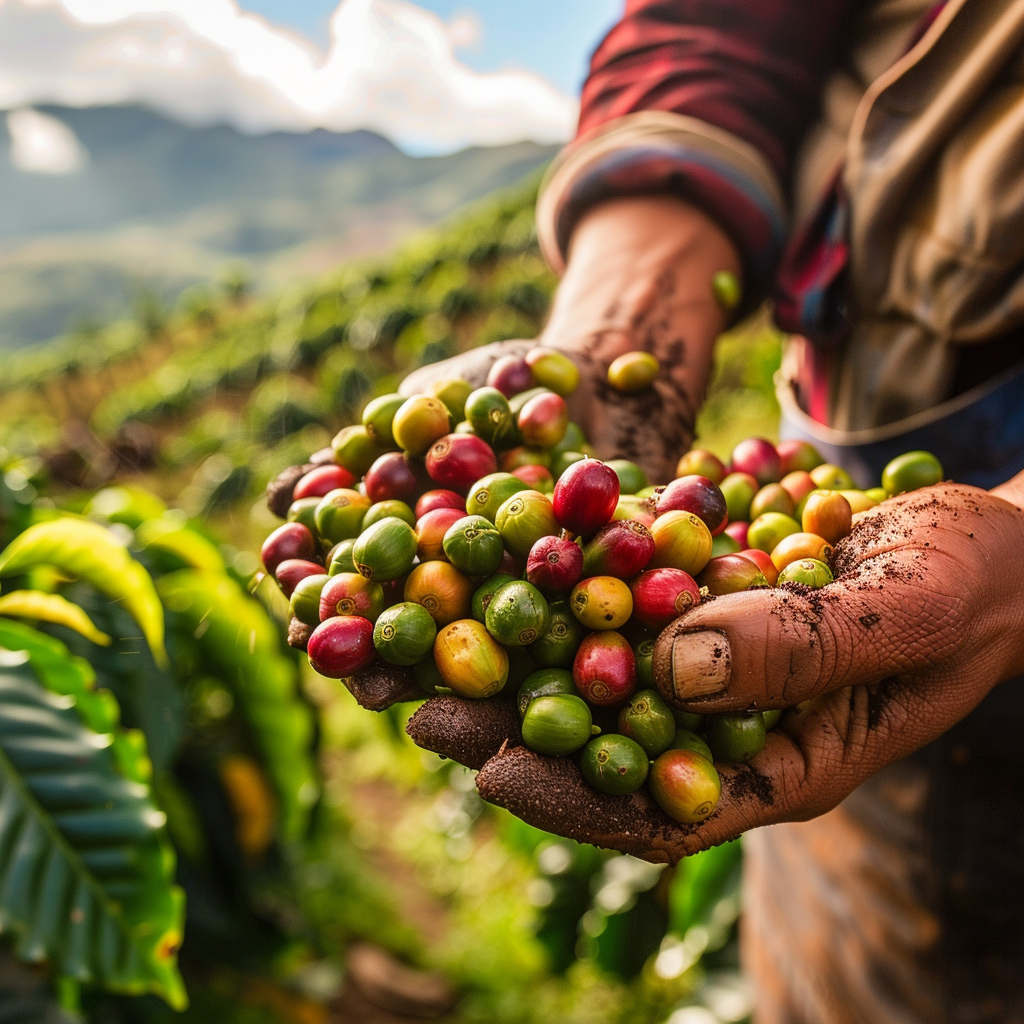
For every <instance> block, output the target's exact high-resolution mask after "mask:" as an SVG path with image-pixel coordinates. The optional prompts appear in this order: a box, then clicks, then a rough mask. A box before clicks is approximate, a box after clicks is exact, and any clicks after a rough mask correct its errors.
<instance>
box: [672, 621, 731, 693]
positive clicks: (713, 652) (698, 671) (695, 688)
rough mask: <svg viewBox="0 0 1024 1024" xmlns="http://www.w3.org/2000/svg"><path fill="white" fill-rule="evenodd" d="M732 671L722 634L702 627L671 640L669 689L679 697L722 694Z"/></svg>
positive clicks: (727, 645)
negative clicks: (697, 630)
mask: <svg viewBox="0 0 1024 1024" xmlns="http://www.w3.org/2000/svg"><path fill="white" fill-rule="evenodd" d="M731 671H732V655H731V653H730V651H729V641H728V640H726V638H725V634H724V633H719V632H718V631H717V630H713V629H705V630H701V631H700V632H698V633H683V634H681V635H680V636H677V637H676V638H675V640H674V641H673V643H672V688H673V689H674V690H675V694H676V697H677V698H678V699H679V700H682V701H687V700H694V699H699V698H701V697H714V696H717V695H718V694H721V693H724V692H725V689H726V687H727V686H728V685H729V674H730V672H731Z"/></svg>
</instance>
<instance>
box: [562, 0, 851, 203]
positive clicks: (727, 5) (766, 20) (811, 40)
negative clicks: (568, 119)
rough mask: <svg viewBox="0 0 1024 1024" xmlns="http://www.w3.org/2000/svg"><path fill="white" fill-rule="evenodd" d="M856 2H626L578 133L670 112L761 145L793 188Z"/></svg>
mask: <svg viewBox="0 0 1024 1024" xmlns="http://www.w3.org/2000/svg"><path fill="white" fill-rule="evenodd" d="M856 6H857V3H856V0H627V2H626V10H625V14H624V15H623V18H622V20H621V21H620V22H619V23H618V24H617V25H616V26H615V27H614V28H613V29H612V30H611V31H610V32H609V33H608V35H607V37H606V38H605V40H604V41H603V42H602V43H601V45H600V46H599V47H598V49H597V51H596V52H595V53H594V56H593V59H592V61H591V67H590V75H589V77H588V79H587V82H586V84H585V85H584V87H583V95H582V106H581V110H580V123H579V132H580V134H583V133H585V132H588V131H590V130H592V129H594V128H596V127H598V126H599V125H602V124H604V123H605V122H607V121H610V120H612V119H614V118H617V117H621V116H623V115H624V114H631V113H636V112H638V111H643V110H664V111H671V112H673V113H677V114H686V115H689V116H690V117H694V118H697V119H698V120H701V121H705V122H707V123H708V124H712V125H715V126H716V127H718V128H722V129H724V130H725V131H728V132H730V133H732V134H733V135H735V136H737V137H739V138H741V139H743V140H744V141H746V142H748V143H750V144H751V145H753V146H754V147H755V148H756V149H758V150H759V151H760V152H761V153H762V154H763V155H764V157H765V158H766V159H767V160H768V162H769V163H770V164H771V165H772V167H773V168H774V169H775V172H776V173H777V174H778V176H779V178H780V180H781V181H782V182H783V183H784V184H785V183H786V181H787V179H788V174H789V169H790V166H791V164H792V160H793V156H794V153H795V151H796V148H797V146H798V145H799V143H800V140H801V138H802V136H803V134H804V132H805V131H806V129H807V127H808V125H809V124H810V122H811V119H812V118H813V116H814V114H815V113H816V111H817V109H818V101H819V95H820V90H821V86H822V82H823V80H824V78H825V75H826V74H827V73H828V72H829V71H830V70H831V69H832V68H833V67H834V65H835V64H836V62H837V60H838V59H839V56H840V55H841V52H842V49H843V43H844V40H845V38H846V35H847V32H846V31H845V30H846V29H847V28H848V25H849V20H850V14H851V11H852V10H853V9H854V8H855V7H856Z"/></svg>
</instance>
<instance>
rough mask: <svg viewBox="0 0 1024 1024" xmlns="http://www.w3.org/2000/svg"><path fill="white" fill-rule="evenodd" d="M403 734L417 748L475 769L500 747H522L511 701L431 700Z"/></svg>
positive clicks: (514, 708)
mask: <svg viewBox="0 0 1024 1024" xmlns="http://www.w3.org/2000/svg"><path fill="white" fill-rule="evenodd" d="M405 731H406V732H407V733H408V734H409V735H410V736H411V737H412V739H413V741H414V742H415V743H416V745H417V746H420V747H423V748H425V749H426V750H433V751H434V753H436V754H441V755H442V756H443V757H450V758H451V759H452V760H453V761H458V762H459V764H464V765H466V767H467V768H479V767H481V766H482V765H483V764H484V763H485V762H486V761H487V760H488V758H491V757H493V756H494V755H495V754H497V753H498V751H499V750H501V749H502V748H503V747H506V748H507V747H513V746H518V745H519V744H520V743H522V735H521V733H520V731H519V714H518V712H517V711H516V705H515V703H514V702H513V701H507V700H464V699H463V698H461V697H433V698H431V699H430V700H428V701H427V703H426V704H424V705H423V707H421V708H420V709H419V710H418V711H417V712H416V714H414V715H413V716H412V718H410V719H409V724H408V725H407V726H406V727H405Z"/></svg>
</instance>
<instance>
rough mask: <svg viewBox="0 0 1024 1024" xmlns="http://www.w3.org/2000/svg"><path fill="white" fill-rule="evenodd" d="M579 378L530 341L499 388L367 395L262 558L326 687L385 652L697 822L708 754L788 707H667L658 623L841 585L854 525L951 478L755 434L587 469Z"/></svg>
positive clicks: (652, 365) (638, 382)
mask: <svg viewBox="0 0 1024 1024" xmlns="http://www.w3.org/2000/svg"><path fill="white" fill-rule="evenodd" d="M657 373H658V365H657V362H656V360H654V359H653V357H651V356H650V355H649V354H647V353H641V352H637V353H630V354H629V355H627V356H623V357H620V358H619V359H618V360H616V361H615V363H613V364H612V366H611V367H610V368H609V383H610V384H611V386H613V387H615V388H618V389H619V390H622V391H631V392H639V391H642V390H643V389H645V388H648V387H650V386H651V385H652V383H653V381H654V379H655V378H656V376H657ZM577 382H578V371H577V369H576V367H575V365H574V364H573V363H572V361H571V360H569V359H568V358H567V357H566V356H565V355H563V354H562V353H560V352H558V351H555V350H552V349H546V348H540V347H538V348H535V349H533V350H532V351H530V352H529V353H528V354H527V355H526V357H525V358H524V359H519V358H515V357H511V356H509V357H505V358H502V359H499V360H498V361H497V362H495V363H494V365H493V368H492V370H491V372H490V375H489V377H488V381H487V385H486V386H485V387H481V388H476V389H474V388H473V387H471V385H469V384H468V383H467V382H466V381H464V380H460V379H449V380H441V381H437V382H435V383H434V384H433V385H432V386H431V387H430V390H429V393H426V394H419V395H415V396H413V397H410V398H405V397H402V396H400V395H384V396H382V397H380V398H375V399H374V400H373V401H371V402H370V403H369V405H367V407H366V409H365V411H364V413H363V418H362V424H360V425H356V426H351V427H346V428H345V429H344V430H342V431H341V432H340V433H339V434H338V435H337V437H336V438H335V439H334V442H333V451H334V461H333V462H332V463H329V464H323V465H317V466H315V468H313V469H311V470H310V471H309V472H308V473H306V474H305V475H304V476H303V477H301V479H299V480H298V482H297V483H296V484H295V486H294V489H293V492H292V504H291V507H290V508H289V510H288V522H287V523H286V524H285V525H283V526H281V527H279V528H278V529H277V530H275V531H274V532H273V533H272V534H271V535H270V536H269V537H268V538H267V540H266V542H265V543H264V545H263V552H262V554H263V563H264V566H265V567H266V570H267V572H268V573H271V574H273V576H274V578H275V579H276V580H277V582H278V584H279V585H280V587H281V589H282V590H283V591H284V593H285V594H286V595H287V596H288V597H289V599H290V609H291V614H292V616H293V618H294V619H297V620H299V622H300V623H304V624H305V626H306V627H307V632H308V642H307V651H308V655H309V660H310V663H311V664H312V666H313V668H314V669H316V670H317V671H318V672H320V673H322V674H323V675H325V676H330V677H333V678H339V679H340V678H346V677H349V676H352V675H354V674H356V673H358V672H359V671H361V670H362V669H365V668H367V667H368V666H370V665H371V664H372V663H373V662H374V661H376V660H378V659H379V660H381V661H383V662H387V663H390V664H392V665H395V666H409V667H412V669H413V671H414V672H415V676H416V678H417V680H418V681H419V683H420V685H421V686H422V687H423V689H424V691H426V692H427V693H429V694H436V693H454V694H457V695H459V696H460V697H467V698H474V699H485V698H495V697H496V695H498V694H502V696H503V697H504V696H505V695H507V694H508V693H516V696H517V700H518V708H519V712H520V715H521V719H522V736H523V742H524V743H525V744H526V745H527V746H528V747H529V748H531V749H532V750H535V751H538V752H539V753H542V754H548V755H553V756H564V757H575V758H577V761H578V764H579V768H580V771H581V773H582V775H583V777H584V778H585V779H586V780H587V782H588V783H589V784H590V785H591V786H593V787H594V788H595V789H598V790H600V791H602V792H604V793H608V794H616V795H623V794H627V793H631V792H633V791H634V790H636V789H638V788H639V787H640V786H642V785H643V784H644V783H645V782H646V783H647V785H648V787H649V790H650V792H651V794H652V795H653V797H654V799H655V800H656V801H657V802H658V804H659V805H660V806H661V807H662V808H663V809H664V810H665V811H666V813H667V814H669V815H670V816H671V817H673V818H675V819H676V820H679V821H684V822H697V821H701V820H703V819H704V818H706V817H707V816H708V815H710V814H711V813H712V812H713V811H714V809H715V807H716V805H717V802H718V797H719V792H720V783H719V777H718V773H717V771H716V770H715V761H718V762H725V763H737V762H743V761H746V760H749V759H750V758H752V757H753V756H755V755H756V754H757V753H758V752H759V751H760V750H761V748H762V747H763V746H764V743H765V732H766V730H767V729H770V728H772V727H773V726H774V725H775V723H776V722H777V721H778V718H779V714H780V713H779V712H777V711H769V712H765V713H760V712H755V713H751V714H739V715H736V714H730V715H715V716H701V715H696V714H688V713H685V712H681V711H679V710H677V709H674V708H671V707H669V705H668V704H667V703H666V702H665V701H664V700H663V699H662V698H661V696H660V695H659V694H658V692H657V690H656V689H655V686H654V678H653V671H652V656H653V650H654V641H655V639H656V638H657V636H658V634H659V632H660V631H661V630H662V629H664V628H665V627H666V626H667V625H668V624H669V623H670V622H672V621H673V619H675V618H676V617H677V616H679V615H680V614H681V613H683V612H685V611H686V610H687V609H689V608H692V607H694V606H695V605H696V604H698V603H699V602H700V601H701V600H702V599H707V598H708V597H709V596H712V595H714V596H721V595H725V594H731V593H736V592H738V591H742V590H748V589H750V588H753V587H772V586H776V585H780V584H787V583H789V584H801V585H803V586H805V587H822V586H825V585H826V584H828V583H830V582H831V581H832V572H831V569H830V567H829V556H830V553H831V551H832V545H833V544H835V543H836V542H837V541H839V540H840V539H841V538H842V537H844V536H845V535H846V534H847V533H849V531H850V529H851V527H852V524H853V522H854V521H855V518H856V516H857V515H858V514H859V513H862V512H864V511H866V510H867V509H869V508H871V507H872V506H873V505H876V504H877V503H878V502H880V501H882V500H884V499H885V498H886V497H887V496H889V495H891V494H895V493H899V492H901V491H905V490H911V489H914V488H916V487H921V486H926V485H928V484H932V483H936V482H937V481H939V480H940V479H941V478H942V468H941V466H940V465H939V463H938V462H937V460H936V459H935V458H934V456H931V455H929V454H928V453H926V452H912V453H909V454H907V455H903V456H900V458H898V459H896V460H894V461H893V462H892V463H891V464H890V465H889V467H887V469H886V471H885V474H884V475H883V479H882V486H881V487H878V488H874V489H872V490H868V491H861V490H858V489H856V487H855V486H854V482H853V481H852V480H851V479H850V477H849V476H848V475H847V473H846V472H845V471H844V470H842V469H841V468H839V467H838V466H834V465H829V464H826V463H824V461H823V460H822V458H821V456H820V455H819V454H818V453H817V452H816V451H815V449H814V448H813V447H811V446H810V445H809V444H807V443H806V442H803V441H787V442H782V443H780V444H778V445H773V444H771V443H770V442H769V441H765V440H762V439H760V438H752V439H749V440H746V441H743V442H741V443H740V444H739V445H737V446H736V448H735V449H734V450H733V452H732V456H731V459H730V465H729V466H726V465H725V464H724V463H722V462H721V461H720V460H719V459H718V458H716V457H715V456H714V455H713V454H712V453H711V452H708V451H704V450H700V449H695V450H693V451H690V452H687V453H686V454H685V455H683V456H682V458H681V459H680V461H679V466H678V475H677V478H676V479H675V480H673V481H672V482H671V483H669V484H668V485H666V486H658V487H655V486H651V485H650V484H649V482H648V480H647V479H646V477H645V476H644V473H643V471H642V470H641V469H640V467H639V466H637V465H635V464H634V463H632V462H629V461H626V460H613V461H609V462H601V461H599V460H598V459H596V458H593V457H592V455H593V453H592V451H591V450H590V449H589V447H588V445H587V443H586V440H585V438H584V436H583V434H582V432H581V430H580V428H579V427H578V426H577V425H576V424H574V423H572V422H570V420H569V414H568V410H567V406H566V402H565V399H566V397H567V396H568V395H569V394H571V392H572V391H573V390H574V389H575V387H576V385H577ZM503 691H504V693H503ZM498 699H501V698H498Z"/></svg>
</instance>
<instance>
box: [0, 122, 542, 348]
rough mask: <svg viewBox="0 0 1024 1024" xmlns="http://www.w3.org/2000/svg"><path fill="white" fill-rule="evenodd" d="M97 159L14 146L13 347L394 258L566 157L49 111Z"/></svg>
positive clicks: (4, 312)
mask: <svg viewBox="0 0 1024 1024" xmlns="http://www.w3.org/2000/svg"><path fill="white" fill-rule="evenodd" d="M40 110H41V112H43V113H45V114H48V115H50V116H52V117H56V118H58V119H59V120H61V121H63V122H64V123H65V124H66V125H67V126H68V127H69V128H70V129H71V130H72V131H73V132H74V133H75V135H76V136H77V137H78V139H79V141H80V142H81V143H82V145H83V146H84V148H85V150H86V151H87V152H88V154H89V161H88V164H87V165H86V166H85V167H84V168H83V169H82V170H81V171H79V172H78V173H76V174H71V175H43V174H28V173H25V172H22V171H20V170H17V169H16V168H15V167H13V166H12V164H11V162H10V160H9V159H7V158H6V157H5V156H4V155H3V153H2V150H4V149H6V148H7V147H6V146H5V145H4V143H5V141H6V138H5V137H6V128H5V127H3V120H2V119H0V195H2V196H3V200H2V201H0V348H15V347H21V346H25V345H30V344H34V343H37V342H40V341H44V340H46V339H49V338H53V337H55V336H57V335H60V334H63V333H65V332H67V331H68V330H72V329H77V328H80V327H82V326H83V325H85V324H90V323H103V322H107V321H109V320H111V319H113V318H116V317H119V316H122V315H124V314H125V313H126V312H129V311H130V310H131V309H132V307H133V306H135V305H138V304H139V302H140V301H141V297H142V296H146V297H147V301H150V302H152V301H153V299H154V298H155V299H156V300H157V301H158V302H163V303H170V302H172V301H173V300H174V299H175V298H176V297H177V296H178V295H179V294H180V293H181V292H182V291H183V290H184V289H185V288H187V287H188V286H190V285H193V284H197V283H200V282H206V281H210V280H212V279H216V278H217V277H219V276H221V275H223V274H224V273H225V272H226V271H227V270H228V269H229V268H233V267H241V268H244V272H245V273H246V274H248V275H249V276H250V277H251V278H252V281H253V283H254V285H255V286H256V287H257V288H258V289H260V290H264V289H268V288H279V287H280V286H282V285H284V284H286V283H287V282H289V281H290V280H294V279H296V278H303V277H309V276H312V275H316V274H320V273H322V272H323V271H325V270H327V269H328V268H330V267H331V266H334V265H335V264H337V263H338V262H339V261H341V260H344V259H348V258H351V257H353V256H360V255H364V254H370V253H381V252H384V251H386V250H388V249H390V248H391V247H392V246H393V245H394V243H395V242H396V241H397V240H398V239H400V238H401V237H402V236H404V235H406V234H408V233H409V232H410V231H412V230H414V229H416V228H419V227H423V226H426V225H429V224H432V223H435V222H436V221H438V220H440V219H441V218H443V217H446V216H447V215H448V214H450V213H451V212H452V211H453V210H455V209H456V208H457V207H459V206H461V205H462V204H464V203H465V202H467V201H469V200H472V199H476V198H478V197H480V196H483V195H485V194H487V193H488V192H491V191H493V190H494V189H496V188H500V187H502V186H506V185H509V184H511V183H513V182H515V181H518V180H519V179H521V178H522V177H523V176H524V175H525V174H526V173H528V172H529V171H530V170H532V169H534V168H535V167H537V166H538V165H540V164H541V163H543V162H544V161H546V160H548V159H550V157H551V155H552V153H553V150H552V148H551V147H544V146H538V145H535V144H533V143H521V144H517V145H512V146H503V147H497V148H493V149H483V148H475V149H468V150H464V151H463V152H460V153H455V154H452V155H449V156H443V157H427V158H424V157H419V158H417V157H410V156H407V155H405V154H404V153H402V152H400V151H399V150H398V149H396V148H395V147H394V146H393V145H392V144H391V143H390V142H388V141H387V140H386V139H384V138H382V137H380V136H378V135H374V134H373V133H371V132H353V133H349V134H334V133H331V132H326V131H315V132H310V133H307V134H303V135H297V134H296V135H292V134H286V133H275V134H271V135H263V136H246V135H242V134H240V133H239V132H237V131H235V130H234V129H233V128H229V127H210V128H191V127H187V126H185V125H181V124H178V123H176V122H174V121H171V120H169V119H167V118H165V117H163V116H161V115H159V114H156V113H154V112H151V111H149V110H144V109H141V108H138V107H106V108H89V109H70V108H62V107H42V108H40Z"/></svg>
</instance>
